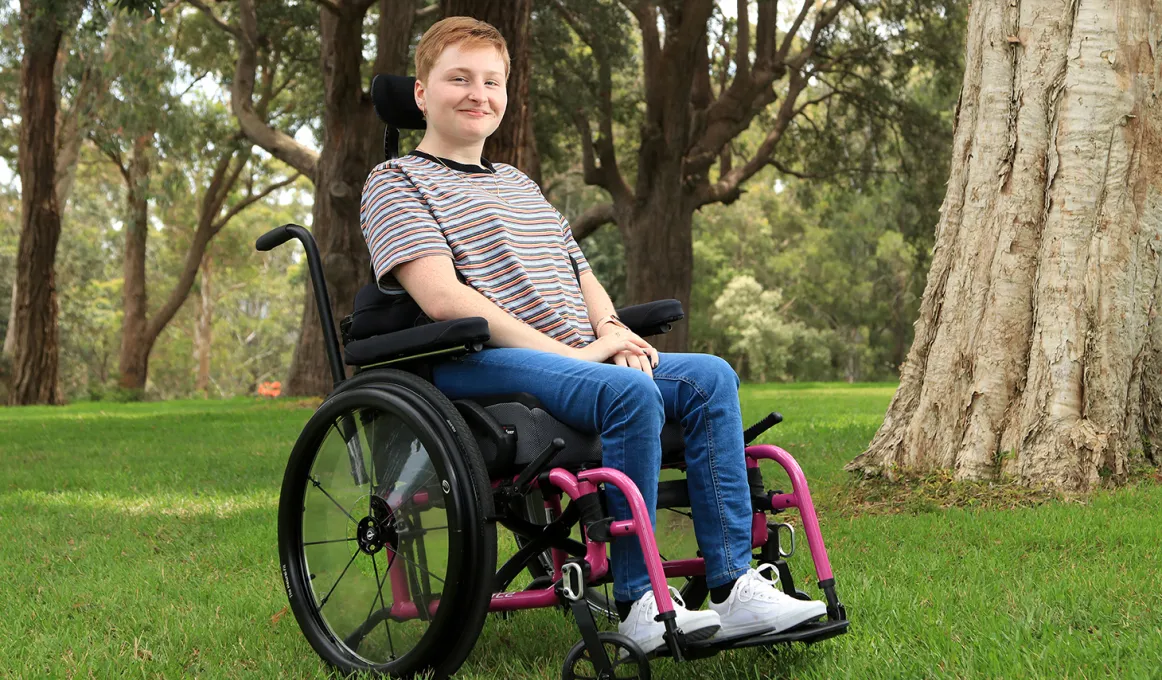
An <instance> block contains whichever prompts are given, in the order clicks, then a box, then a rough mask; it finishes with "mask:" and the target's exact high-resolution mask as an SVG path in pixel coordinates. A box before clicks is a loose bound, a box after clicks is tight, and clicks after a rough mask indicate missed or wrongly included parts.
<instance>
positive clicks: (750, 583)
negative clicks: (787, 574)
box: [738, 562, 783, 602]
mask: <svg viewBox="0 0 1162 680" xmlns="http://www.w3.org/2000/svg"><path fill="white" fill-rule="evenodd" d="M776 569H777V568H776V567H775V565H773V564H770V563H769V562H764V563H763V564H760V565H759V566H758V567H755V568H754V569H751V570H749V571H747V573H746V574H745V575H743V577H742V578H741V579H739V584H738V589H739V591H738V599H739V600H741V601H742V602H750V601H751V600H753V599H755V598H756V597H759V598H761V599H762V600H764V601H766V602H776V601H778V600H779V599H780V598H779V595H782V594H783V592H782V591H781V590H779V589H778V588H777V587H776V586H777V585H778V583H779V573H778V571H777V570H776ZM764 571H766V572H770V574H771V575H772V576H774V578H771V579H767V578H763V576H762V573H763V572H764ZM760 586H768V587H767V588H761V587H760Z"/></svg>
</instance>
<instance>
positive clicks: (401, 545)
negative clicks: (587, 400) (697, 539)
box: [256, 75, 849, 680]
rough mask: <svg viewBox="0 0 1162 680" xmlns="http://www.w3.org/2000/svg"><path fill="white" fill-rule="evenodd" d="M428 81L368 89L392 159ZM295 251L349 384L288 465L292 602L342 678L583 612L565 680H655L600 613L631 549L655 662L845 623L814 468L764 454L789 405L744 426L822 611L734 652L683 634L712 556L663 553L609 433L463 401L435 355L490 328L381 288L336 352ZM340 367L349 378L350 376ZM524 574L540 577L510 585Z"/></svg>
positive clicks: (415, 122) (670, 488)
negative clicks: (509, 625) (638, 564)
mask: <svg viewBox="0 0 1162 680" xmlns="http://www.w3.org/2000/svg"><path fill="white" fill-rule="evenodd" d="M413 82H414V80H413V79H412V78H405V77H398V76H385V75H380V76H376V78H375V80H374V81H373V83H372V92H373V98H374V100H375V105H376V110H377V112H378V113H379V114H380V117H381V118H382V119H383V120H384V122H385V123H387V131H386V136H385V151H386V155H387V157H388V158H389V159H390V158H394V157H395V155H396V153H397V149H398V141H399V129H401V128H403V129H407V128H420V127H422V126H423V124H424V123H423V119H422V117H421V116H420V113H419V111H418V110H417V109H416V107H415V104H414V101H413V99H412V83H413ZM292 239H297V240H299V241H300V242H301V243H302V244H303V247H304V248H305V250H306V258H307V265H308V269H309V272H310V277H311V284H312V287H313V292H314V297H315V301H316V304H317V305H318V310H319V317H320V321H321V324H322V327H323V338H324V344H325V348H326V354H327V360H328V364H329V367H330V370H331V374H332V377H333V379H334V390H333V391H332V392H331V394H330V395H329V396H328V397H327V398H326V399H325V400H324V401H323V403H322V404H321V405H320V406H319V408H318V409H317V410H316V411H315V413H314V414H313V415H312V416H311V418H310V419H309V420H308V422H307V424H306V427H305V428H304V429H303V431H302V433H301V434H300V436H299V438H298V440H297V441H296V443H295V445H294V448H293V450H292V451H291V454H290V458H289V460H288V462H287V466H286V471H285V475H284V478H283V483H282V488H281V493H280V499H279V509H278V544H279V557H280V563H281V570H282V579H283V584H284V586H285V588H286V594H287V598H288V600H289V604H290V608H291V610H292V611H293V612H294V616H295V619H296V620H297V622H298V624H299V626H300V628H301V629H302V632H303V635H304V636H305V637H306V639H307V641H308V642H309V643H310V645H311V646H312V647H313V648H314V650H315V651H316V652H317V653H318V654H319V656H320V657H321V658H322V659H323V661H324V662H325V663H327V664H329V665H330V666H332V667H333V668H334V669H335V670H337V671H338V672H340V673H342V674H351V673H355V672H361V671H363V672H371V673H373V674H382V675H388V676H393V677H413V676H416V675H420V676H423V677H437V678H443V677H447V676H449V675H451V674H453V673H455V672H456V670H457V669H458V668H459V667H460V666H461V664H462V663H463V662H464V660H465V659H466V658H467V656H468V654H469V653H470V652H471V651H472V649H473V647H474V646H475V644H476V641H477V638H478V637H479V636H480V634H481V631H482V629H483V626H484V622H485V618H486V616H487V614H488V613H490V612H492V613H498V614H501V615H507V613H510V612H515V611H518V610H524V609H534V608H548V607H562V608H564V609H567V610H569V611H571V612H572V614H573V617H574V619H575V620H576V623H577V625H578V628H579V632H580V638H581V639H580V641H579V642H577V643H576V644H575V645H574V646H573V647H572V649H570V650H569V651H568V653H567V654H566V656H565V661H564V664H563V667H562V678H565V679H566V680H570V679H572V678H614V677H617V678H626V677H636V678H646V679H648V678H649V677H650V666H649V659H650V658H651V657H650V656H648V655H647V654H646V653H645V651H643V650H642V649H640V648H639V647H638V646H637V645H635V644H634V643H633V641H631V640H630V639H629V638H626V637H625V636H622V635H620V634H618V633H615V632H609V631H603V630H599V629H598V625H597V620H596V619H595V616H594V615H595V614H597V616H598V617H601V616H603V615H605V616H610V617H611V619H612V617H613V616H615V614H613V609H614V607H613V603H612V601H611V600H610V599H609V598H608V597H606V596H603V595H602V594H601V593H602V591H601V590H600V588H601V586H603V585H606V584H609V583H611V582H612V575H611V574H610V568H609V561H608V559H607V555H606V543H608V542H609V541H611V540H613V539H615V538H621V537H624V539H625V540H636V541H638V542H639V544H640V546H641V548H642V553H643V554H644V555H645V558H646V563H647V568H648V573H649V577H650V584H651V586H652V589H653V592H654V594H655V597H656V599H657V603H658V610H659V612H660V614H659V615H658V620H659V621H662V622H664V624H665V627H666V631H667V632H666V635H665V645H664V647H663V648H662V649H661V650H659V651H657V652H653V654H655V655H659V656H672V657H673V658H674V659H677V660H686V659H696V658H700V657H705V656H710V655H713V654H716V653H718V652H720V651H722V650H725V649H732V648H739V647H751V646H760V645H777V644H786V643H791V642H802V643H814V642H818V641H821V640H825V639H827V638H831V637H834V636H836V635H839V634H842V633H845V632H846V631H847V629H848V625H849V622H848V619H847V614H846V611H845V609H844V606H843V604H842V603H841V602H840V601H839V599H838V597H837V596H836V592H835V580H834V578H833V575H832V571H831V566H830V564H829V562H828V558H827V552H826V550H825V548H824V544H823V537H822V534H821V532H820V529H819V522H818V519H817V517H816V513H815V509H814V506H813V504H812V501H811V493H810V490H809V489H808V487H807V481H806V479H805V477H804V475H803V472H802V470H801V469H800V468H799V465H798V464H797V463H796V462H795V460H794V458H792V457H791V456H790V454H788V453H787V452H786V451H784V450H783V449H781V448H779V447H777V446H771V445H751V442H752V441H754V440H755V439H756V438H757V437H758V436H759V435H761V434H762V433H763V432H765V431H766V430H768V429H769V428H770V427H772V426H774V425H776V424H777V423H778V422H780V421H781V420H782V416H780V415H779V414H778V413H771V414H770V415H768V416H767V417H766V418H763V419H762V420H761V421H760V422H758V423H756V424H755V425H753V426H751V427H750V428H748V429H747V430H746V431H745V433H744V440H745V441H746V443H747V448H746V461H747V467H748V473H749V483H750V495H751V501H752V505H753V508H754V515H753V523H752V526H753V530H752V534H753V540H752V546H753V548H754V550H755V553H756V557H757V558H758V559H759V560H760V561H761V562H766V563H770V564H771V565H773V567H774V569H775V570H777V573H778V577H779V584H780V586H781V588H782V589H783V590H784V592H786V593H787V594H789V595H791V596H792V597H796V598H800V599H810V598H809V597H808V596H807V595H806V594H805V593H803V592H802V591H800V590H798V589H797V588H796V587H795V581H794V579H793V578H792V575H791V571H790V569H789V567H788V563H787V557H789V556H790V554H791V553H792V552H793V551H794V546H795V542H794V530H793V528H791V526H790V525H788V524H785V523H781V522H777V521H774V518H773V516H774V515H777V514H778V513H780V512H783V511H784V510H786V509H788V508H792V507H794V508H798V510H799V513H800V517H801V523H802V530H803V532H804V533H805V534H806V539H807V546H808V548H809V550H810V553H811V557H812V560H813V562H814V566H815V573H816V576H817V579H818V585H819V587H820V588H821V589H822V590H823V595H824V597H825V600H826V604H827V615H826V618H825V619H822V620H816V621H810V622H807V623H804V624H801V625H800V626H797V627H795V628H793V629H791V630H787V631H783V632H780V633H769V634H763V635H756V636H753V637H749V638H742V639H733V640H729V641H725V642H722V641H717V640H715V639H713V638H711V639H709V640H699V641H694V640H687V639H686V637H685V636H684V634H683V633H682V631H681V630H680V629H678V628H677V626H676V625H675V614H674V610H673V604H672V602H673V601H672V599H671V595H670V591H669V588H668V584H667V580H666V579H667V578H671V579H685V585H684V586H683V587H682V588H681V594H682V597H683V599H684V601H685V602H686V605H687V606H688V607H690V608H692V609H696V608H698V607H700V606H701V605H702V604H703V603H704V602H705V600H706V598H707V596H708V594H709V591H708V588H707V585H706V580H705V564H704V562H703V560H702V559H701V558H688V559H679V560H672V561H669V560H663V559H662V557H661V556H660V554H659V552H658V547H657V544H656V539H655V535H654V531H653V528H652V526H651V524H650V520H649V513H648V510H647V508H646V505H645V503H644V501H643V500H642V496H641V494H640V492H639V491H638V489H637V488H636V487H635V486H634V484H633V482H632V481H630V479H629V478H628V477H626V476H625V475H624V474H622V473H620V472H618V471H617V470H613V469H610V468H605V467H602V466H601V439H600V435H599V433H595V432H580V431H577V430H574V429H573V428H571V427H569V426H568V425H566V424H564V423H562V422H560V421H558V420H556V419H555V418H554V417H553V415H552V414H550V413H548V412H547V411H546V410H545V409H544V407H543V406H542V405H541V403H540V402H539V401H538V400H537V398H536V397H534V396H533V395H531V394H526V393H521V394H506V395H498V396H489V397H483V398H477V399H459V400H456V401H452V400H449V399H448V398H447V397H446V396H445V395H444V394H442V393H441V392H440V391H439V390H438V389H436V388H435V386H434V385H433V384H432V382H431V370H432V366H433V365H434V364H435V363H436V362H438V361H441V360H446V359H450V358H453V357H455V356H458V355H463V354H465V353H470V352H479V351H482V350H483V348H484V344H485V343H486V342H487V341H488V340H489V331H488V324H487V322H486V321H485V320H484V319H482V318H464V319H454V320H449V321H443V322H432V321H431V320H430V319H428V318H427V317H426V316H425V315H424V314H423V312H422V310H421V309H420V308H419V306H418V305H417V304H416V303H415V302H414V301H413V300H411V299H410V298H408V297H406V296H403V297H400V296H393V297H388V296H386V295H384V294H382V293H381V292H380V291H379V290H378V288H377V286H376V285H375V284H370V285H368V286H366V287H364V288H363V289H362V290H360V291H359V293H358V294H357V296H356V300H355V305H354V312H353V313H352V314H351V316H349V317H347V318H346V319H344V320H343V322H342V323H341V324H340V329H341V334H342V339H343V347H342V350H341V349H340V344H339V343H340V341H339V337H337V334H336V332H335V325H334V320H333V317H332V314H331V306H330V300H329V297H328V293H327V287H326V283H325V281H324V279H323V273H322V261H321V259H320V256H319V252H318V248H317V246H316V244H315V241H314V239H313V237H312V236H311V234H310V232H309V231H308V230H306V229H305V228H303V227H301V226H298V225H294V224H287V225H283V226H280V227H278V228H276V229H274V230H272V231H270V232H268V233H266V234H264V235H263V236H261V237H260V238H259V239H258V241H257V243H256V247H257V249H258V250H260V251H268V250H271V249H272V248H275V247H277V246H279V245H281V244H283V243H286V242H287V241H289V240H292ZM617 313H618V315H619V316H620V317H621V319H622V321H623V322H624V323H625V324H626V325H627V326H629V327H630V328H631V329H633V330H634V332H636V333H637V334H639V335H641V336H642V337H649V336H653V335H657V334H660V333H665V332H667V331H669V330H670V328H671V327H672V324H674V323H676V322H678V321H681V320H682V319H683V316H684V315H683V310H682V307H681V304H680V303H679V302H678V301H677V300H662V301H657V302H651V303H646V304H640V305H634V306H631V307H626V308H624V309H619V310H618V312H617ZM344 364H346V365H348V366H352V367H353V368H354V372H353V375H352V376H351V377H349V378H348V377H346V374H345V368H344ZM661 443H662V448H663V467H665V468H674V469H678V470H681V469H682V468H683V465H684V441H683V436H682V429H681V425H680V424H679V423H677V422H667V423H666V424H665V426H664V428H663V432H662V435H661ZM762 460H773V461H775V462H776V463H777V464H779V465H780V466H782V468H783V469H785V470H786V472H787V474H788V476H789V478H790V483H791V492H790V493H784V492H782V491H767V490H765V489H764V486H763V479H762V475H761V473H760V471H759V462H760V461H762ZM610 486H613V487H616V488H618V489H619V490H620V491H621V492H622V493H623V494H624V495H625V497H626V498H627V500H628V501H629V505H630V507H631V510H632V517H631V518H630V519H628V520H620V521H617V520H614V519H613V518H612V517H610V516H608V514H607V510H606V506H605V502H604V493H605V492H604V489H606V488H609V487H610ZM566 499H567V503H566V502H565V500H566ZM689 506H690V500H689V494H688V491H687V488H686V482H685V480H684V479H675V480H670V481H663V482H661V484H660V488H659V490H658V503H657V508H658V509H659V510H662V509H682V508H689ZM498 526H500V527H503V528H504V529H506V530H508V531H510V532H512V534H513V536H514V538H515V543H516V546H517V549H516V551H515V553H514V554H513V555H512V556H511V557H509V558H508V559H507V560H506V561H505V563H504V564H502V565H500V566H499V567H498V566H497V561H498V557H497V553H498V549H497V527H498ZM784 535H786V537H787V539H786V540H784V538H783V536H784ZM525 571H527V572H528V576H531V582H529V583H528V585H527V586H525V587H524V588H523V589H517V588H514V587H513V584H514V582H515V581H517V579H518V577H520V576H521V575H522V573H523V572H525Z"/></svg>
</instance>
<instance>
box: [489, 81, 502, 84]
mask: <svg viewBox="0 0 1162 680" xmlns="http://www.w3.org/2000/svg"><path fill="white" fill-rule="evenodd" d="M488 84H489V85H500V83H498V82H496V81H495V80H490V81H488Z"/></svg>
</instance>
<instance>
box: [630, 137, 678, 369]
mask: <svg viewBox="0 0 1162 680" xmlns="http://www.w3.org/2000/svg"><path fill="white" fill-rule="evenodd" d="M680 160H681V159H680V158H669V159H667V160H666V161H665V162H662V163H658V164H656V165H655V166H654V168H655V172H654V173H653V174H652V177H653V179H654V180H656V181H657V184H656V185H655V186H653V187H651V188H650V190H649V191H647V192H643V193H641V194H639V195H641V196H643V197H645V199H646V200H645V201H644V202H642V203H639V204H635V205H633V206H632V207H631V208H629V209H628V210H625V213H626V216H625V217H624V218H621V217H619V219H618V220H617V224H618V227H619V228H620V230H621V237H622V242H623V243H624V244H625V271H626V281H625V284H626V293H627V294H628V295H629V300H628V301H627V304H636V303H640V302H649V301H651V300H667V299H670V298H673V299H675V300H679V301H681V302H682V308H683V309H686V310H689V309H690V291H691V289H692V288H693V284H694V278H693V277H694V240H693V239H694V236H693V213H694V210H693V208H691V207H690V206H689V203H688V202H687V197H685V196H683V192H682V191H681V182H680V181H679V180H677V179H676V177H674V178H667V177H666V175H667V174H673V175H675V176H676V175H678V172H679V170H680V168H681V165H680ZM667 170H669V171H670V172H667ZM668 180H673V181H668ZM619 207H620V206H619ZM689 328H690V325H689V324H687V323H679V324H674V327H673V329H672V330H671V331H670V332H669V333H666V334H664V335H659V336H656V337H654V338H650V343H651V344H652V345H654V347H656V348H657V349H658V351H659V352H684V351H686V344H687V340H688V336H689Z"/></svg>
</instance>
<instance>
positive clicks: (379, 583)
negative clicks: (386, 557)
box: [367, 555, 395, 659]
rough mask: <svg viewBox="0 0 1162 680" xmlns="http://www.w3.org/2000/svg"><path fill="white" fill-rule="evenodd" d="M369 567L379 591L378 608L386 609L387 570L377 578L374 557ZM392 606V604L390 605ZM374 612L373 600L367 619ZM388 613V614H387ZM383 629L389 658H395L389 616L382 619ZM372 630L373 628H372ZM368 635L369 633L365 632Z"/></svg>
mask: <svg viewBox="0 0 1162 680" xmlns="http://www.w3.org/2000/svg"><path fill="white" fill-rule="evenodd" d="M371 567H372V569H374V570H375V589H376V590H377V591H379V596H378V597H379V608H380V609H387V600H385V599H384V598H383V582H384V581H386V580H387V574H388V570H387V569H384V570H383V579H380V578H379V562H377V561H376V559H375V555H372V556H371ZM392 604H394V602H393V603H392ZM374 611H375V598H372V599H371V611H370V612H368V613H367V618H369V619H370V618H371V613H372V612H374ZM389 613H390V612H389ZM383 627H384V629H385V630H387V646H388V648H389V649H391V658H393V659H394V658H395V641H394V640H392V638H391V616H385V617H383ZM373 630H374V628H373ZM367 632H368V633H370V632H371V631H367Z"/></svg>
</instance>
